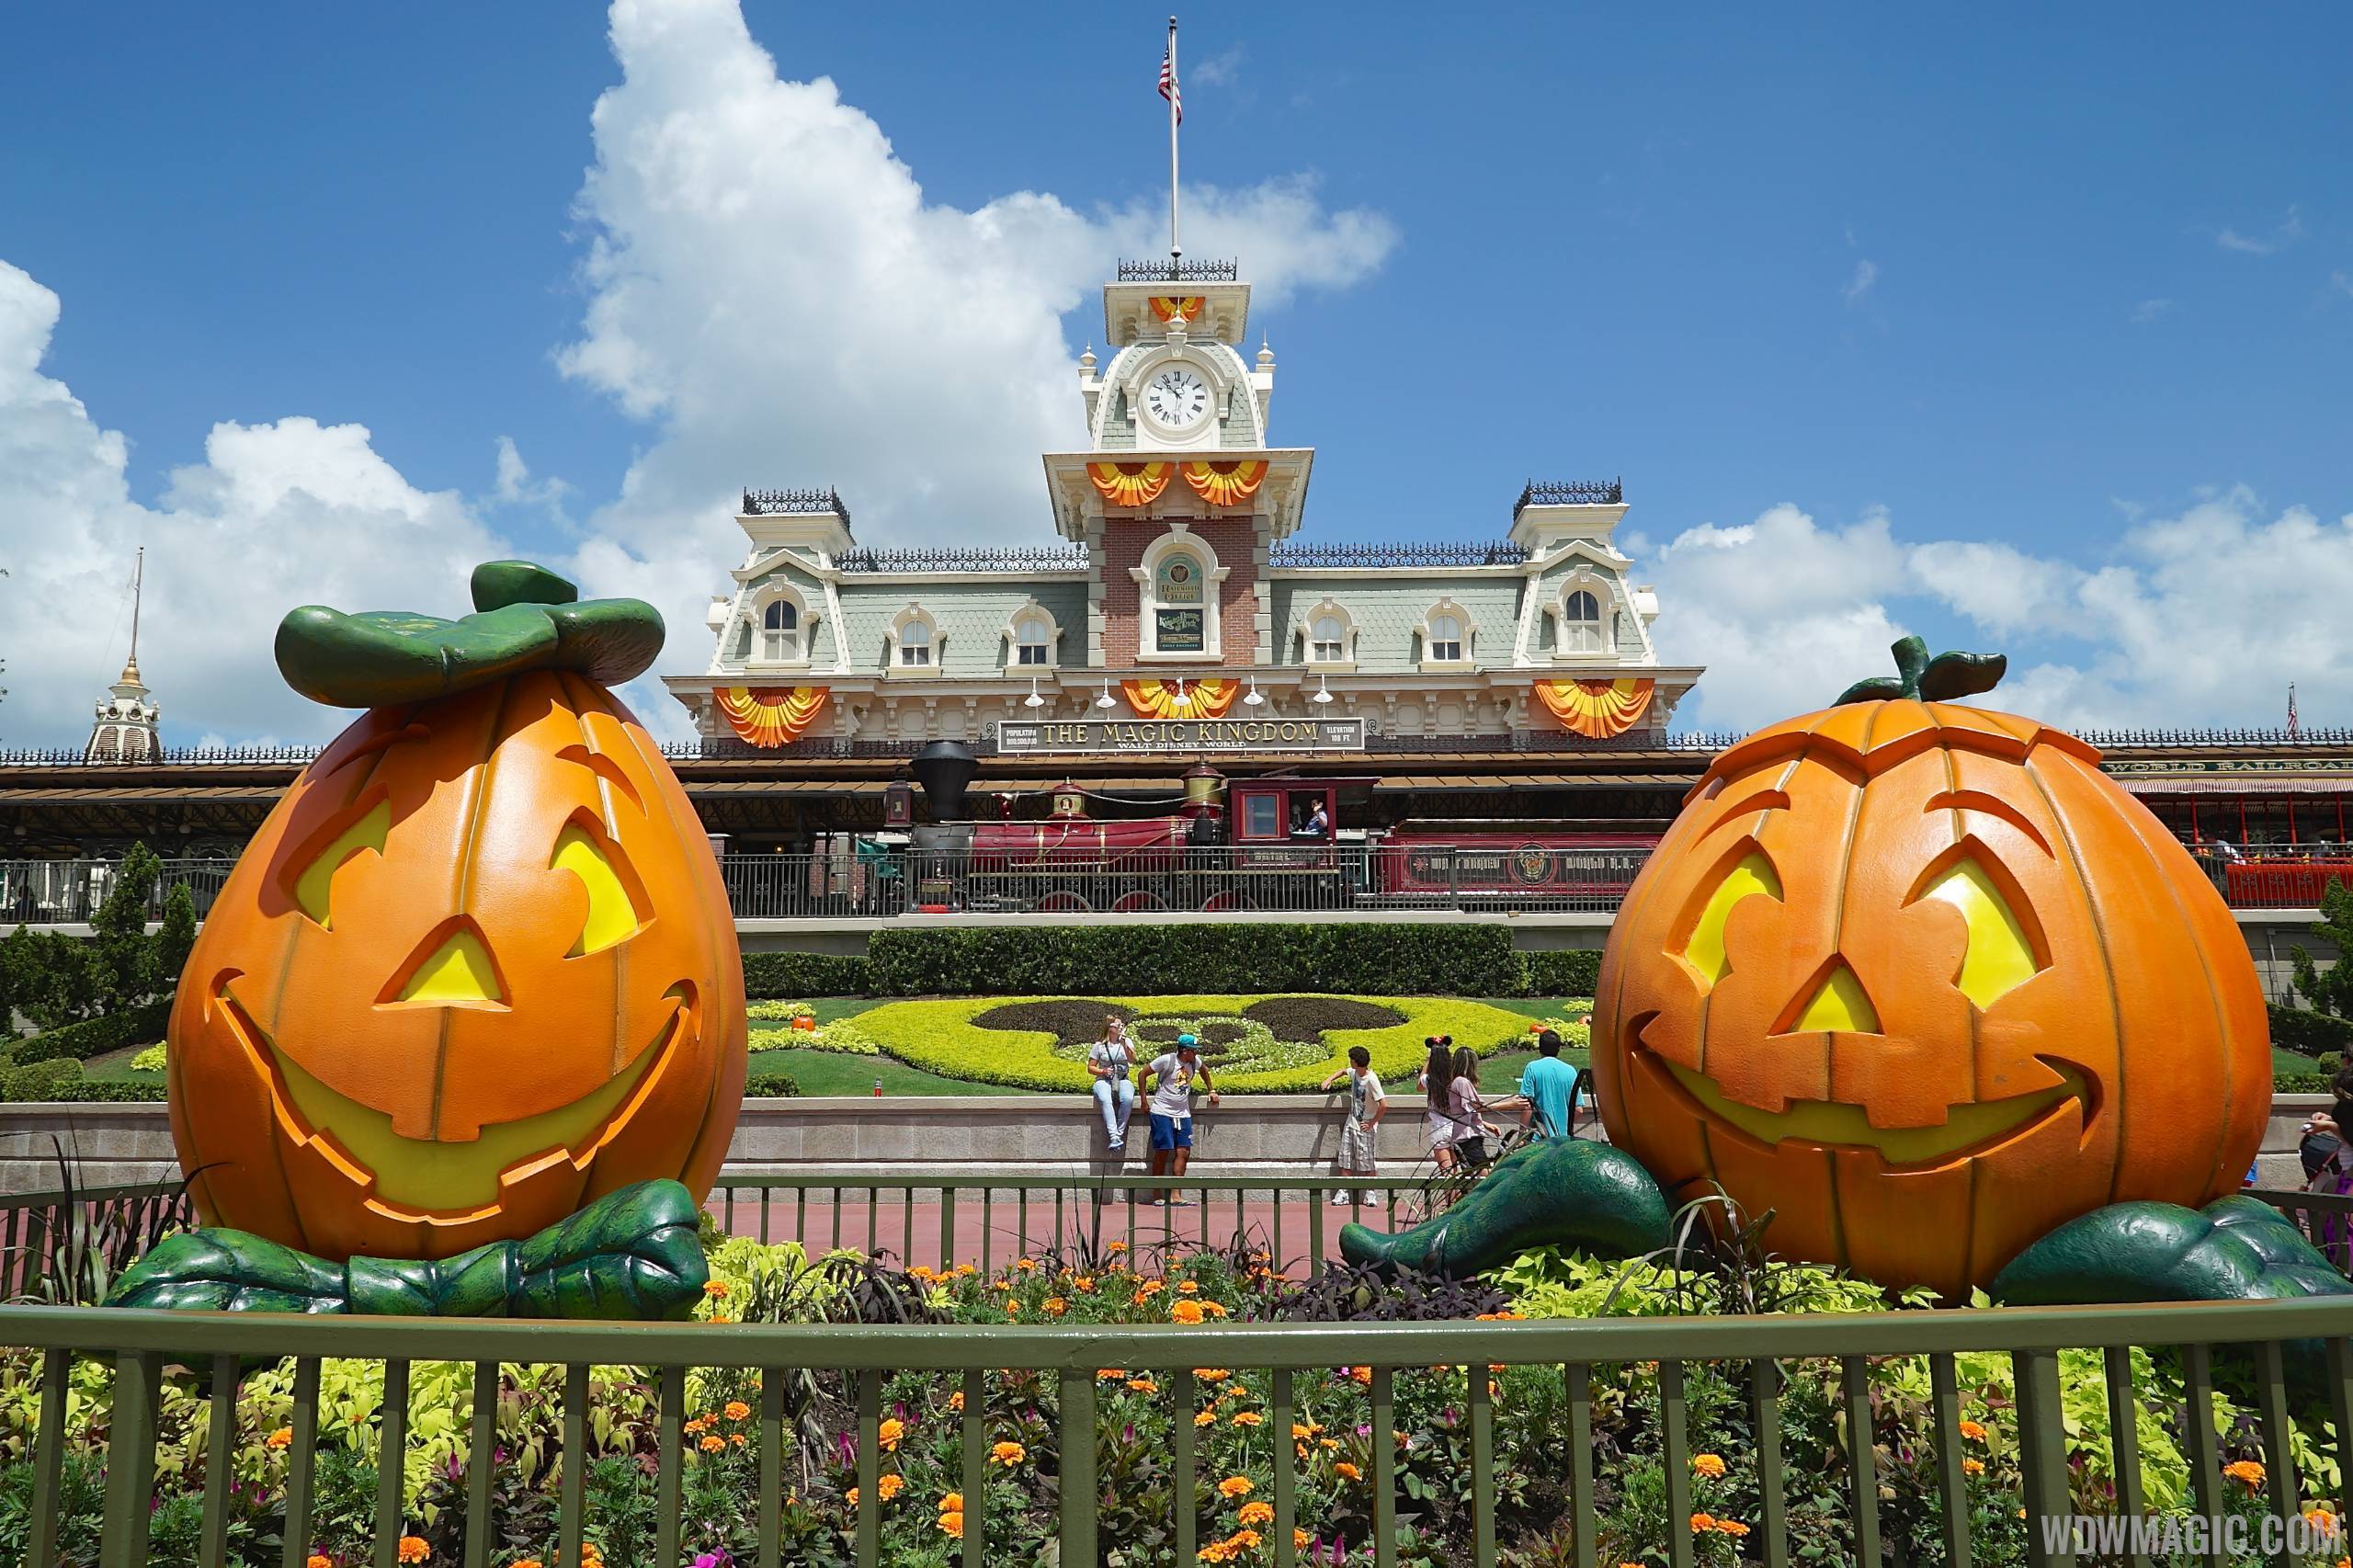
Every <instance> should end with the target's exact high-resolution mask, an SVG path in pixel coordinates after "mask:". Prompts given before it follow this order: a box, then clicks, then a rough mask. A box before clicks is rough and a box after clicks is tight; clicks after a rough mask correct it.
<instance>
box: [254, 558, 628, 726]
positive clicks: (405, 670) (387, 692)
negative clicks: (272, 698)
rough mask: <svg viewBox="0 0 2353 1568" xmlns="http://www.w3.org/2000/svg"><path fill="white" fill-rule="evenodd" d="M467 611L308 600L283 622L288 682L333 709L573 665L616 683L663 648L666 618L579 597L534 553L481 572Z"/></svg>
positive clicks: (601, 681) (281, 668)
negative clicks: (441, 613)
mask: <svg viewBox="0 0 2353 1568" xmlns="http://www.w3.org/2000/svg"><path fill="white" fill-rule="evenodd" d="M472 594H473V599H474V603H475V605H476V607H477V608H476V611H475V613H474V614H472V615H466V616H460V617H459V618H458V619H455V620H446V619H441V618H440V617H438V616H430V615H418V614H415V613H413V612H410V611H405V610H363V611H360V612H358V614H351V615H347V614H345V613H344V612H343V611H341V610H337V609H331V608H327V607H326V606H324V605H304V606H302V607H301V608H299V609H295V610H293V611H290V613H289V614H288V615H287V617H286V619H284V620H282V621H280V622H279V623H278V641H277V650H276V651H277V655H278V672H279V674H281V675H283V676H285V677H286V684H287V685H289V686H290V687H293V688H294V689H295V690H296V691H299V692H301V694H302V695H303V696H305V697H307V698H310V699H312V700H313V701H314V702H324V703H326V704H328V705H329V706H331V707H336V708H381V707H389V706H395V705H401V704H407V703H415V702H426V701H430V700H431V699H434V698H437V697H447V696H449V694H451V693H452V692H459V691H466V690H470V689H472V687H480V686H487V685H489V684H491V683H492V682H494V681H499V680H505V679H507V678H508V677H510V676H517V675H520V674H522V673H523V672H524V671H526V670H540V669H548V670H573V671H576V672H578V673H579V674H581V675H583V676H586V677H587V678H588V679H590V680H592V681H595V682H596V683H597V685H599V686H608V687H610V686H619V685H620V684H621V683H622V682H623V681H627V680H632V679H634V678H636V677H637V676H640V675H642V674H643V673H644V672H645V671H646V670H647V669H648V668H649V667H651V666H652V665H653V663H654V659H655V658H656V657H657V656H659V654H660V653H661V652H662V640H663V635H664V633H663V627H662V617H661V615H660V613H659V612H658V611H656V610H655V609H654V607H653V606H652V605H649V604H646V603H644V602H643V601H642V600H640V599H587V600H582V599H580V597H579V590H578V589H577V588H575V587H574V586H573V585H572V584H570V583H568V582H566V581H564V579H563V578H562V577H559V576H557V575H556V574H554V573H552V572H550V571H548V570H547V569H546V568H545V567H542V566H535V565H533V564H532V563H531V562H528V561H493V562H486V563H485V564H483V565H482V566H480V567H477V568H476V569H475V571H474V576H473V583H472Z"/></svg>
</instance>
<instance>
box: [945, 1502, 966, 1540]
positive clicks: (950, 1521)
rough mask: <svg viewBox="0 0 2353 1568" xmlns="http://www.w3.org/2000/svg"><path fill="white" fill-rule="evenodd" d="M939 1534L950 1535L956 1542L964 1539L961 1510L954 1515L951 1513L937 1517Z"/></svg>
mask: <svg viewBox="0 0 2353 1568" xmlns="http://www.w3.org/2000/svg"><path fill="white" fill-rule="evenodd" d="M939 1533H940V1534H942V1535H952V1536H954V1537H955V1538H956V1539H957V1540H963V1539H964V1514H963V1510H962V1509H961V1508H960V1509H958V1510H957V1511H956V1512H955V1513H952V1514H942V1515H940V1516H939Z"/></svg>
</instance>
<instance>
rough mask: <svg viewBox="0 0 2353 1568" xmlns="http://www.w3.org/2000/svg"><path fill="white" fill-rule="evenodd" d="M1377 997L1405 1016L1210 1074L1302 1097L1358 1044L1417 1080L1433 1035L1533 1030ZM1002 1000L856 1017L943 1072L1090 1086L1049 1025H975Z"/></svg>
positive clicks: (1461, 1010) (1487, 1035) (1247, 1090)
mask: <svg viewBox="0 0 2353 1568" xmlns="http://www.w3.org/2000/svg"><path fill="white" fill-rule="evenodd" d="M1074 1000H1084V1001H1086V1003H1087V1004H1088V1005H1090V1006H1102V1007H1105V1008H1107V1009H1108V1008H1109V1007H1121V1008H1132V1009H1135V1010H1138V1011H1142V1012H1149V1013H1151V1014H1153V1015H1154V1016H1156V1017H1200V1016H1202V1015H1204V1014H1228V1015H1239V1014H1240V1013H1241V1012H1242V1011H1243V1009H1244V1008H1245V1007H1249V1006H1254V1005H1255V1004H1257V1003H1259V1002H1264V1001H1267V1000H1268V998H1267V997H1264V996H1250V995H1241V996H1234V995H1209V996H1142V997H1131V996H1088V997H1085V998H1074ZM1352 1000H1370V998H1352ZM1378 1000H1379V1002H1380V1004H1381V1005H1382V1006H1392V1007H1394V1008H1395V1009H1396V1010H1397V1011H1398V1012H1400V1013H1402V1014H1404V1018H1403V1020H1402V1021H1400V1022H1398V1023H1395V1024H1392V1025H1390V1026H1388V1027H1386V1028H1332V1029H1325V1030H1324V1040H1323V1043H1324V1048H1325V1049H1324V1054H1323V1055H1322V1056H1320V1057H1319V1058H1318V1059H1317V1060H1315V1061H1313V1062H1303V1063H1294V1064H1292V1065H1290V1066H1285V1067H1278V1068H1274V1069H1270V1070H1267V1071H1261V1072H1252V1073H1233V1074H1225V1073H1220V1072H1218V1071H1217V1070H1216V1068H1215V1067H1214V1066H1212V1067H1211V1074H1210V1075H1211V1079H1212V1080H1213V1081H1214V1082H1215V1084H1216V1085H1217V1087H1218V1088H1219V1089H1221V1090H1230V1091H1232V1092H1233V1093H1236V1094H1259V1095H1273V1094H1300V1093H1303V1092H1307V1091H1310V1090H1313V1088H1314V1087H1315V1086H1316V1085H1319V1084H1321V1083H1322V1082H1323V1081H1324V1079H1325V1078H1326V1077H1328V1076H1329V1075H1330V1074H1332V1073H1333V1072H1334V1071H1335V1070H1336V1069H1337V1068H1338V1067H1339V1066H1340V1065H1341V1064H1342V1063H1344V1062H1346V1061H1347V1054H1348V1047H1350V1046H1352V1045H1361V1046H1363V1047H1364V1048H1365V1049H1366V1050H1368V1051H1370V1052H1371V1053H1372V1069H1373V1071H1374V1072H1375V1073H1378V1074H1381V1077H1383V1078H1384V1079H1386V1078H1395V1077H1400V1076H1409V1075H1410V1074H1412V1073H1413V1071H1414V1069H1415V1067H1417V1066H1419V1065H1420V1064H1421V1062H1422V1059H1423V1056H1424V1051H1423V1046H1422V1041H1423V1040H1424V1038H1425V1037H1427V1036H1429V1035H1434V1034H1450V1035H1452V1036H1453V1037H1454V1040H1455V1043H1456V1044H1458V1045H1467V1046H1469V1047H1471V1049H1472V1050H1473V1051H1478V1052H1479V1053H1480V1054H1481V1055H1485V1054H1487V1053H1488V1052H1490V1051H1495V1050H1498V1049H1501V1048H1503V1047H1505V1046H1509V1045H1517V1044H1518V1043H1520V1041H1521V1040H1523V1039H1524V1038H1525V1037H1526V1034H1527V1031H1528V1024H1529V1020H1528V1019H1526V1018H1524V1017H1520V1016H1519V1015H1518V1013H1507V1012H1506V1011H1504V1010H1503V1009H1502V1008H1500V1007H1490V1006H1487V1005H1486V1004H1485V1003H1483V1002H1460V1001H1453V1000H1449V999H1445V998H1439V997H1427V996H1385V997H1381V998H1379V999H1378ZM1001 1005H1002V1003H1001V1002H1000V1001H999V1000H998V999H997V998H994V997H962V998H956V999H952V1000H944V1001H926V1002H890V1003H885V1004H884V1005H883V1006H880V1007H876V1008H873V1009H872V1010H870V1011H869V1012H864V1013H860V1014H859V1015H858V1025H859V1027H860V1028H863V1029H864V1030H865V1031H866V1032H867V1033H868V1034H870V1035H871V1036H873V1038H874V1040H875V1041H876V1043H878V1044H879V1045H881V1048H882V1049H883V1050H885V1051H889V1052H890V1053H891V1054H892V1055H893V1056H895V1057H897V1058H899V1059H900V1060H901V1061H903V1062H907V1063H908V1064H910V1065H911V1066H915V1067H920V1068H923V1069H924V1070H925V1071H926V1072H930V1073H937V1074H941V1075H942V1076H944V1077H950V1078H964V1079H969V1080H972V1081H973V1082H976V1083H983V1084H998V1085H1005V1086H1006V1087H1009V1088H1019V1089H1049V1090H1052V1089H1068V1090H1070V1091H1071V1092H1073V1093H1080V1092H1083V1091H1084V1090H1085V1089H1086V1087H1087V1085H1088V1078H1087V1075H1086V1066H1085V1065H1084V1063H1083V1062H1080V1061H1079V1060H1078V1059H1077V1058H1076V1057H1074V1056H1064V1055H1061V1054H1058V1053H1057V1052H1056V1051H1055V1050H1054V1044H1055V1039H1054V1036H1053V1035H1051V1033H1048V1032H1047V1031H1045V1030H1043V1029H1018V1028H1012V1029H1008V1028H983V1027H981V1026H980V1025H979V1024H977V1023H975V1022H974V1021H973V1020H974V1019H975V1018H977V1017H980V1016H981V1015H982V1014H984V1013H988V1012H991V1011H993V1010H995V1008H996V1007H998V1006H1001Z"/></svg>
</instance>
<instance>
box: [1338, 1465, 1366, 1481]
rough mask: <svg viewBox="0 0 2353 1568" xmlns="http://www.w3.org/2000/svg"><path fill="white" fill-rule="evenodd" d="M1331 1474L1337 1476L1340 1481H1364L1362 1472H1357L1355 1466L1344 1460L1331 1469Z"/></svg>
mask: <svg viewBox="0 0 2353 1568" xmlns="http://www.w3.org/2000/svg"><path fill="white" fill-rule="evenodd" d="M1332 1473H1333V1474H1334V1475H1336V1476H1338V1477H1339V1478H1340V1479H1341V1480H1342V1481H1362V1480H1363V1479H1364V1471H1360V1470H1358V1468H1357V1467H1356V1466H1354V1465H1352V1464H1350V1463H1349V1462H1348V1461H1347V1460H1341V1461H1340V1462H1339V1463H1337V1464H1336V1465H1334V1466H1333V1467H1332Z"/></svg>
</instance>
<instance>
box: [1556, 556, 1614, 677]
mask: <svg viewBox="0 0 2353 1568" xmlns="http://www.w3.org/2000/svg"><path fill="white" fill-rule="evenodd" d="M1578 594H1590V595H1592V596H1593V604H1594V610H1595V613H1596V617H1597V619H1593V620H1591V621H1582V620H1571V619H1569V601H1570V599H1572V598H1574V597H1575V596H1577V595H1578ZM1618 608H1619V603H1618V596H1617V594H1616V592H1615V591H1614V590H1613V589H1612V588H1611V586H1610V585H1609V581H1608V578H1606V577H1603V576H1601V575H1600V574H1597V573H1594V572H1586V571H1580V572H1576V573H1573V574H1570V575H1569V576H1568V577H1566V578H1564V579H1563V581H1562V583H1561V585H1560V590H1559V591H1558V592H1557V593H1555V594H1554V595H1553V596H1552V602H1551V603H1550V604H1549V605H1548V606H1546V608H1545V613H1546V614H1547V615H1549V616H1550V617H1552V657H1553V658H1554V659H1556V660H1565V661H1580V660H1588V659H1592V660H1600V659H1608V660H1611V661H1615V660H1616V658H1617V657H1618V637H1617V624H1616V619H1615V615H1616V611H1617V610H1618ZM1582 626H1591V627H1593V628H1594V631H1595V634H1596V638H1597V644H1596V646H1594V647H1591V648H1573V647H1571V646H1570V645H1569V636H1570V629H1571V628H1572V627H1582Z"/></svg>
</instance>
